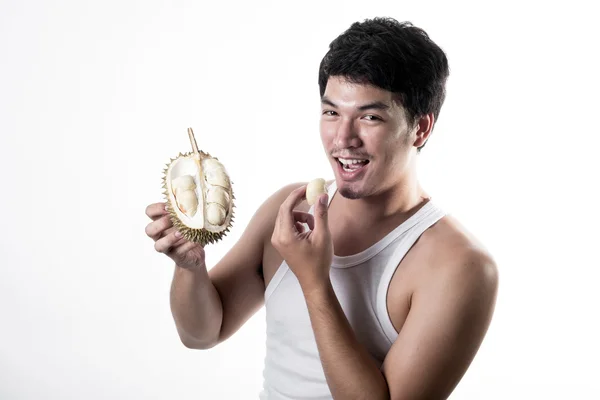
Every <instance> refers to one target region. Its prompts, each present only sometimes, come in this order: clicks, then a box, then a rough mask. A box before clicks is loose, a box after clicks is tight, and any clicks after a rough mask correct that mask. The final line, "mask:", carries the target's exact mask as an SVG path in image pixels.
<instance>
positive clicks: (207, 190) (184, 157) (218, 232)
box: [163, 130, 235, 246]
mask: <svg viewBox="0 0 600 400" xmlns="http://www.w3.org/2000/svg"><path fill="white" fill-rule="evenodd" d="M188 133H190V140H192V147H193V148H194V151H192V152H189V153H180V154H179V155H178V156H177V157H175V158H174V159H171V161H170V162H169V163H168V164H167V168H166V169H165V171H164V176H163V188H164V190H165V192H164V194H165V197H166V201H167V209H168V211H169V214H170V218H171V221H172V222H173V226H174V227H175V228H176V229H177V230H178V231H180V232H181V233H182V236H183V237H185V238H186V239H187V240H189V241H192V242H196V243H201V244H202V245H203V246H205V245H206V244H208V243H214V242H217V241H219V240H221V239H222V238H223V237H224V236H225V235H226V234H227V232H229V230H230V228H231V226H232V224H233V216H234V215H233V214H234V212H233V211H234V199H235V197H234V195H233V188H232V182H231V179H230V177H229V174H228V173H227V171H226V170H225V167H224V166H223V164H222V163H221V162H220V161H219V160H218V159H217V158H216V157H213V156H211V155H210V154H208V153H205V152H203V151H199V150H198V149H197V146H196V143H195V139H194V138H193V133H192V132H191V130H188Z"/></svg>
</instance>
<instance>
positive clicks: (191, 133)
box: [188, 128, 200, 155]
mask: <svg viewBox="0 0 600 400" xmlns="http://www.w3.org/2000/svg"><path fill="white" fill-rule="evenodd" d="M188 136H189V137H190V143H191V144H192V149H193V150H194V153H196V155H199V153H200V152H199V151H198V144H197V143H196V137H195V136H194V131H193V130H192V128H188Z"/></svg>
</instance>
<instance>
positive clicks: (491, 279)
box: [305, 254, 497, 400]
mask: <svg viewBox="0 0 600 400" xmlns="http://www.w3.org/2000/svg"><path fill="white" fill-rule="evenodd" d="M458 259H460V261H456V260H458ZM441 267H443V268H438V269H437V270H438V273H437V274H436V275H435V276H432V279H431V282H430V283H429V284H427V285H425V286H424V287H423V290H420V291H419V292H418V293H415V295H414V296H413V301H412V305H411V310H410V312H409V315H408V318H407V320H406V321H405V323H404V326H403V327H402V330H401V332H400V334H399V336H398V338H397V340H396V342H395V343H394V344H393V346H392V347H391V349H390V351H389V353H388V355H387V357H386V359H385V361H384V363H383V366H382V368H381V370H380V369H378V368H377V367H376V365H375V363H374V362H373V360H372V359H371V358H370V355H369V354H368V353H367V351H366V350H365V348H364V347H363V346H362V345H360V344H359V343H358V342H357V340H356V338H355V337H354V334H353V332H352V330H351V327H350V325H349V324H348V321H347V319H346V317H345V315H344V314H343V312H342V309H341V307H340V306H339V303H338V301H337V298H336V297H335V293H334V292H333V290H332V289H331V285H330V284H329V283H327V284H325V285H323V286H322V287H321V288H320V289H318V290H313V291H311V292H310V293H305V297H306V301H307V305H308V309H309V313H310V318H311V322H312V326H313V329H314V332H315V337H316V340H317V345H318V349H319V354H320V357H321V361H322V364H323V367H324V371H325V375H326V378H327V382H328V384H329V387H330V389H331V392H332V395H333V398H334V399H345V400H346V399H347V400H352V399H375V400H377V399H392V400H404V399H411V400H430V399H436V400H437V399H446V398H447V397H448V396H449V395H450V393H451V392H452V391H453V389H454V387H455V386H456V384H457V383H458V381H459V380H460V379H461V377H462V376H463V374H464V373H465V371H466V369H467V368H468V366H469V365H470V363H471V361H472V360H473V358H474V356H475V353H476V352H477V350H478V348H479V346H480V344H481V342H482V341H483V337H484V336H485V333H486V331H487V329H488V326H489V323H490V320H491V316H492V313H493V308H494V303H495V298H496V288H497V275H496V269H495V266H494V265H493V263H492V262H491V261H489V260H487V259H486V258H485V257H481V256H480V255H478V254H469V255H466V256H464V257H457V258H455V259H454V261H452V262H449V264H448V265H444V266H441Z"/></svg>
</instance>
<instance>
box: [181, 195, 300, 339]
mask: <svg viewBox="0 0 600 400" xmlns="http://www.w3.org/2000/svg"><path fill="white" fill-rule="evenodd" d="M295 187H297V184H293V185H288V186H286V187H283V188H282V189H280V190H278V191H277V192H275V193H274V194H273V195H271V196H270V197H269V198H268V199H267V200H266V201H265V202H264V203H263V204H262V205H261V206H260V207H259V209H258V210H257V211H256V213H255V214H254V216H253V217H252V219H251V220H250V222H249V224H248V226H247V227H246V229H245V230H244V233H243V234H242V236H241V237H240V239H239V241H238V242H237V243H236V244H235V245H234V246H233V247H232V248H231V250H230V251H229V252H227V254H226V255H225V256H224V257H223V258H222V259H221V260H220V261H219V262H218V263H217V264H216V265H215V266H214V267H213V268H211V269H210V270H209V271H207V269H206V268H198V269H197V270H186V269H184V268H180V267H178V266H175V273H174V276H173V282H172V285H171V311H172V314H173V318H174V320H175V325H176V327H177V331H178V333H179V336H180V338H181V341H182V343H184V345H185V346H187V347H189V348H194V349H208V348H211V347H214V346H216V345H217V344H219V343H221V342H222V341H224V340H226V339H227V338H229V337H230V336H231V335H233V334H234V333H235V332H236V331H237V330H238V329H239V328H240V327H241V326H242V325H243V324H244V323H245V322H246V321H247V320H248V319H249V318H250V317H251V316H252V315H253V314H254V313H256V311H257V310H258V309H260V307H261V306H262V305H263V302H264V290H265V286H264V280H263V278H262V275H261V272H260V270H261V266H262V259H263V251H264V246H265V243H267V241H268V240H270V237H271V233H272V231H273V226H274V224H275V219H276V217H277V210H278V209H279V206H280V205H281V202H283V200H284V199H285V197H286V196H287V195H288V194H289V192H290V191H291V190H293V189H294V188H295ZM206 251H210V247H207V248H206Z"/></svg>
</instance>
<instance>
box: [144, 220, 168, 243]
mask: <svg viewBox="0 0 600 400" xmlns="http://www.w3.org/2000/svg"><path fill="white" fill-rule="evenodd" d="M172 226H173V223H172V222H171V218H170V217H169V216H168V215H163V216H162V217H160V218H159V219H157V220H156V221H154V222H151V223H149V224H148V225H146V235H148V236H149V237H151V238H152V239H154V240H157V239H159V238H160V237H161V235H162V234H163V233H164V231H166V230H167V229H169V228H171V227H172Z"/></svg>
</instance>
